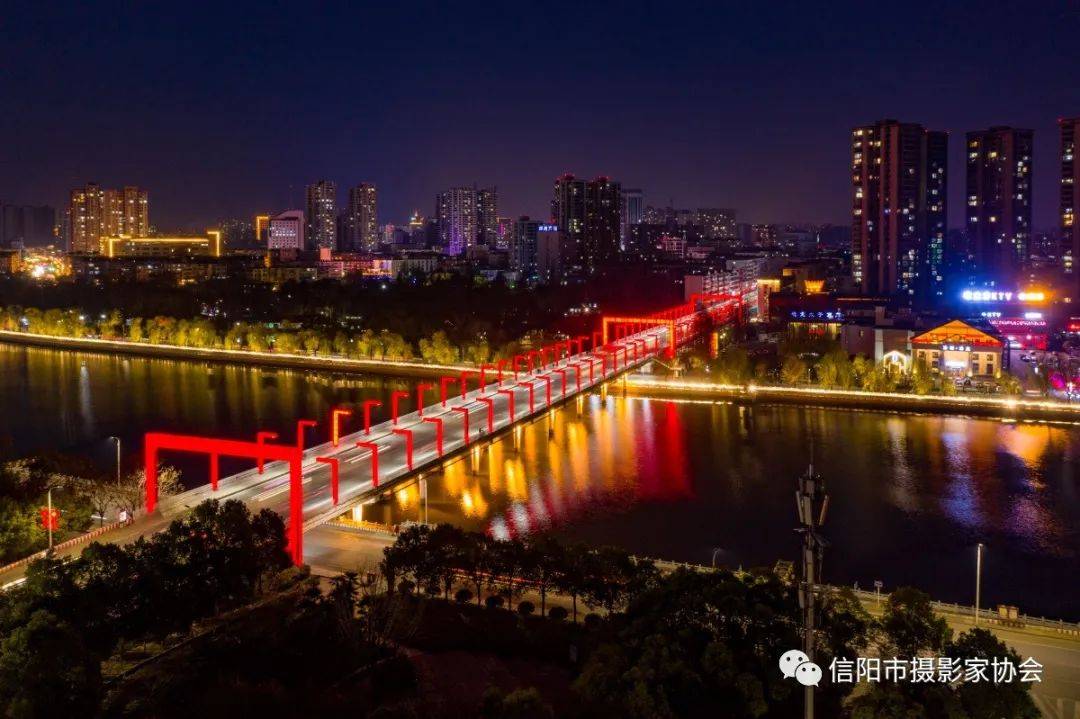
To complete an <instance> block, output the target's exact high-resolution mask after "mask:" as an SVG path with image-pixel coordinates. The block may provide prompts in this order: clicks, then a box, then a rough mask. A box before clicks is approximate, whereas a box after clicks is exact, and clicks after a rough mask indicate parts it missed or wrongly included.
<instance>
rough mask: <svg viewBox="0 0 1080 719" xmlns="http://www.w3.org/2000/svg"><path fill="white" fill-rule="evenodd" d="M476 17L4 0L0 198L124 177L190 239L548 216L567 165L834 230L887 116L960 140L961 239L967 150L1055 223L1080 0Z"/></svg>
mask: <svg viewBox="0 0 1080 719" xmlns="http://www.w3.org/2000/svg"><path fill="white" fill-rule="evenodd" d="M155 5H156V7H155ZM482 5H483V3H461V2H445V3H430V4H429V3H418V2H379V3H372V4H371V6H370V7H365V6H364V4H363V3H359V2H353V3H344V2H342V3H330V2H327V3H315V2H306V3H305V2H294V3H275V2H259V3H253V4H250V5H248V4H245V3H239V2H230V1H229V0H220V1H219V2H215V3H212V4H205V5H204V4H201V3H195V2H185V3H170V4H167V5H164V4H152V3H143V4H139V5H138V8H137V9H135V10H133V9H132V7H134V6H135V4H134V3H132V4H130V6H129V5H128V4H115V5H113V4H105V3H93V2H85V3H79V4H77V5H76V4H74V3H61V2H56V3H53V2H34V3H25V4H23V3H11V2H5V3H4V5H3V9H2V10H0V98H2V104H0V137H2V139H3V142H2V147H3V150H2V152H0V201H4V202H15V203H33V204H43V203H48V204H54V205H56V206H57V207H62V206H63V205H64V204H65V203H66V199H65V198H66V195H67V191H68V190H69V189H70V188H71V187H74V186H77V185H80V184H82V183H84V182H86V181H92V180H95V181H97V182H99V183H101V184H103V185H106V186H116V185H123V184H138V185H142V186H144V187H146V188H147V189H148V190H149V192H150V211H151V221H152V222H153V224H155V225H157V226H158V227H159V228H161V229H180V228H198V227H201V226H203V225H205V224H206V223H211V222H215V221H218V220H221V219H224V218H229V217H240V216H249V215H251V214H253V213H255V212H256V211H265V210H283V209H286V208H288V207H290V206H294V207H301V206H302V203H303V199H302V198H303V187H304V185H305V184H306V183H308V182H311V181H314V180H316V179H319V178H327V179H332V180H335V181H336V182H337V183H338V187H339V195H340V197H341V198H342V199H343V198H344V188H346V187H348V186H350V185H352V184H355V183H358V182H360V181H365V180H366V181H372V182H375V183H376V184H377V185H378V187H379V193H380V195H379V202H380V208H379V210H380V212H379V214H380V221H382V222H386V221H398V220H401V219H403V218H405V217H406V216H407V213H408V212H409V211H410V210H411V209H412V208H414V207H416V208H419V209H420V210H421V211H422V212H423V213H425V214H430V213H431V211H432V207H433V197H434V195H435V193H436V192H437V191H439V190H440V189H443V188H445V187H449V186H451V185H459V184H472V183H474V182H475V183H480V184H496V185H498V187H499V190H500V213H501V214H504V215H518V214H532V215H533V216H546V214H547V207H548V202H549V200H550V195H551V181H552V179H553V178H554V177H555V176H556V175H558V174H560V173H563V172H567V171H572V172H574V173H576V174H578V175H579V176H590V177H591V176H594V175H597V174H608V175H611V176H613V177H615V178H616V179H618V180H620V181H621V182H622V183H623V185H624V186H626V187H641V188H643V189H644V190H645V193H646V201H647V202H648V203H650V204H667V201H668V200H669V199H670V200H674V203H675V204H676V205H677V206H685V207H698V206H719V207H735V208H737V209H738V211H739V219H740V220H746V221H757V222H770V221H771V222H780V221H817V222H824V221H830V222H839V223H847V222H848V221H849V210H848V207H849V198H848V193H849V182H850V181H849V175H848V161H849V152H850V150H849V132H850V129H851V127H852V126H854V125H856V124H861V123H866V122H872V121H874V120H876V119H878V118H881V117H894V118H897V119H900V120H905V121H913V122H921V123H923V124H925V125H926V126H928V127H930V128H932V129H944V130H948V131H950V132H951V138H950V145H951V149H952V164H951V165H950V172H951V177H950V202H951V206H950V223H951V224H952V225H954V226H957V225H960V224H962V221H963V213H962V207H963V205H962V202H963V189H964V188H963V165H962V162H963V133H964V131H966V130H970V129H977V128H981V127H984V126H989V125H994V124H1012V125H1016V126H1020V127H1030V128H1033V129H1034V130H1035V138H1036V154H1035V189H1034V192H1035V224H1036V226H1037V227H1052V226H1053V225H1054V223H1055V214H1056V212H1055V209H1056V189H1057V172H1058V168H1057V165H1056V162H1055V157H1056V154H1057V144H1058V138H1057V132H1056V124H1055V122H1056V119H1057V118H1058V117H1060V116H1065V115H1075V114H1080V39H1078V38H1080V32H1078V26H1080V5H1078V4H1077V3H1076V2H1065V1H1063V0H1046V1H1039V0H1032V1H1029V2H1020V1H1017V2H1009V3H1005V2H993V1H990V0H982V1H980V2H941V0H937V1H935V2H911V1H905V2H899V1H898V2H893V3H888V2H883V3H870V2H865V1H864V2H858V3H847V2H824V3H786V2H776V1H774V2H746V1H742V2H736V3H728V2H714V3H707V4H702V5H690V4H678V3H671V2H665V3H634V2H623V3H610V4H609V3H604V2H574V3H565V4H563V3H558V2H551V1H548V2H522V1H518V2H506V3H492V4H491V5H490V6H489V7H482ZM166 8H167V9H166Z"/></svg>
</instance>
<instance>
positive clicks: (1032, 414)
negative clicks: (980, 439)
mask: <svg viewBox="0 0 1080 719" xmlns="http://www.w3.org/2000/svg"><path fill="white" fill-rule="evenodd" d="M624 386H625V389H626V392H627V393H628V394H638V395H650V396H653V397H679V398H686V399H697V400H717V401H730V402H737V403H740V404H747V405H751V404H791V405H803V406H816V407H841V408H847V409H862V410H872V411H879V412H904V413H928V414H956V415H971V416H979V417H1000V418H1003V419H1012V420H1042V421H1054V422H1070V423H1080V403H1077V404H1069V403H1067V402H1058V401H1054V400H1044V399H1032V398H1020V397H1002V396H986V395H967V394H962V395H958V396H954V397H946V396H943V395H915V394H899V393H889V392H862V391H858V390H828V389H817V388H812V387H773V386H767V385H757V386H755V385H729V384H719V383H712V382H705V381H693V380H680V379H661V378H653V377H647V376H643V375H631V376H629V377H627V378H626V382H625V385H624Z"/></svg>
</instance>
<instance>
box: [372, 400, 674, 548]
mask: <svg viewBox="0 0 1080 719" xmlns="http://www.w3.org/2000/svg"><path fill="white" fill-rule="evenodd" d="M654 404H658V405H660V406H661V407H662V408H663V410H662V411H661V412H660V413H659V414H657V413H655V412H654V407H653V405H654ZM685 442H686V437H685V428H684V427H683V426H682V418H681V416H680V414H679V411H678V408H677V407H676V404H675V403H674V402H670V401H657V402H654V401H651V400H641V399H616V398H615V397H612V396H608V397H602V396H600V395H593V396H590V397H587V398H586V399H585V401H584V406H583V407H582V408H581V409H580V410H579V408H578V403H577V402H572V403H570V404H569V405H566V406H563V407H561V408H559V409H557V410H554V411H552V412H551V413H548V414H545V415H541V416H540V417H539V418H538V419H537V420H536V421H534V422H533V423H531V424H528V425H523V426H521V427H520V429H518V430H516V431H514V432H511V433H510V434H508V435H503V436H502V437H501V438H499V439H498V440H497V441H494V442H492V443H490V444H487V445H484V446H479V445H478V446H476V447H475V448H474V449H473V450H471V451H470V452H468V453H467V454H465V455H462V456H460V457H459V458H458V459H457V460H455V461H452V462H451V463H449V464H448V465H447V466H446V467H445V468H444V470H443V472H442V474H441V475H438V474H437V475H433V476H432V477H431V482H430V484H429V491H430V499H429V501H430V505H429V512H431V513H432V514H429V516H430V517H432V519H433V521H434V520H435V519H436V518H437V517H438V516H439V515H440V514H442V515H445V516H446V518H450V519H452V518H453V517H455V516H456V517H463V518H468V519H470V520H474V521H480V522H481V523H482V524H483V526H484V528H486V529H488V530H489V531H490V532H492V533H493V534H495V535H497V536H516V535H520V534H525V533H528V532H531V531H535V530H537V529H541V528H546V527H549V526H551V525H552V524H555V523H559V522H564V521H567V520H570V519H572V518H573V517H574V516H575V515H579V514H582V513H586V512H590V511H592V510H593V509H595V508H596V507H598V506H601V505H602V506H607V507H611V506H612V505H615V506H629V505H632V504H634V503H636V502H639V501H642V500H650V501H665V500H671V499H675V498H685V497H688V496H689V495H690V492H691V490H690V488H691V482H690V481H689V477H688V472H687V467H686V457H685V452H686V449H685ZM415 486H416V485H415V484H414V485H409V488H407V489H402V490H399V491H397V492H396V495H395V502H394V505H395V506H394V511H393V512H392V515H391V516H389V517H387V521H390V522H391V523H397V522H400V521H403V520H406V519H414V520H415V519H418V518H419V514H420V511H421V509H420V507H419V505H418V502H419V495H418V493H417V492H415Z"/></svg>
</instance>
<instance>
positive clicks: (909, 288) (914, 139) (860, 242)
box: [851, 120, 948, 301]
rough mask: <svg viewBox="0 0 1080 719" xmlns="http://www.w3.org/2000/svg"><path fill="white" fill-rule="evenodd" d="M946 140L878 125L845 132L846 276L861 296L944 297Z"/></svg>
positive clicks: (905, 126) (908, 126) (912, 128)
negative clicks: (848, 197)
mask: <svg viewBox="0 0 1080 719" xmlns="http://www.w3.org/2000/svg"><path fill="white" fill-rule="evenodd" d="M947 149H948V136H947V135H946V134H945V133H944V132H933V131H928V130H926V129H925V128H924V127H923V126H922V125H917V124H914V123H901V122H897V121H896V120H881V121H879V122H877V123H876V124H874V125H868V126H864V127H857V128H855V129H854V130H853V131H852V148H851V170H852V195H853V196H852V237H851V270H852V278H853V280H854V282H855V284H856V286H858V287H859V288H860V290H861V291H862V293H863V294H899V295H902V296H907V297H908V298H909V301H910V299H914V298H915V296H916V295H917V294H921V293H928V294H926V295H924V298H925V299H930V298H932V297H935V296H940V295H942V294H943V292H944V290H943V287H944V280H945V278H944V272H945V232H946V225H945V221H946V163H947V160H948V157H947V154H948V153H947Z"/></svg>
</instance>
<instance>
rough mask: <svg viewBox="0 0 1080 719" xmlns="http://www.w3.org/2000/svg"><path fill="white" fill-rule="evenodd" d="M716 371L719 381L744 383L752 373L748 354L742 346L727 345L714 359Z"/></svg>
mask: <svg viewBox="0 0 1080 719" xmlns="http://www.w3.org/2000/svg"><path fill="white" fill-rule="evenodd" d="M716 371H717V373H718V374H719V376H720V381H721V382H727V383H730V384H745V383H746V382H749V381H750V377H751V375H752V370H751V367H750V355H748V354H747V353H746V350H745V349H743V348H742V347H738V346H731V347H727V348H725V349H724V351H723V352H721V353H720V356H719V357H718V358H717V360H716Z"/></svg>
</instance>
